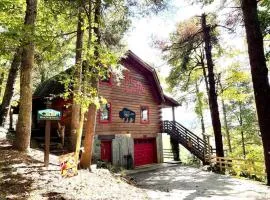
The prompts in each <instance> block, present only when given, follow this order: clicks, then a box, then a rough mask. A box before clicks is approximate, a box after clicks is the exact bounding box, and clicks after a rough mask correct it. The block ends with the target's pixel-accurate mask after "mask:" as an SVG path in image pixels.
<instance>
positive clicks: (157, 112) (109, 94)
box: [96, 64, 161, 138]
mask: <svg viewBox="0 0 270 200" xmlns="http://www.w3.org/2000/svg"><path fill="white" fill-rule="evenodd" d="M124 75H125V76H124V79H123V80H121V82H120V83H117V82H116V81H115V80H114V79H113V80H112V85H111V86H109V85H104V84H101V85H100V89H99V93H100V95H101V96H103V97H105V98H106V99H107V101H108V102H110V103H111V105H112V110H111V122H110V123H109V124H102V123H97V125H96V134H132V136H133V137H135V138H136V137H138V138H141V137H143V136H144V137H145V136H146V137H155V136H156V134H157V133H159V132H160V122H161V109H160V102H159V100H158V99H157V98H156V96H155V93H154V92H153V91H154V87H153V86H152V83H151V82H150V81H149V79H148V78H147V77H145V76H144V75H143V74H142V72H141V71H138V70H136V68H134V67H132V66H130V65H128V64H125V70H124ZM142 105H143V106H147V107H148V108H149V111H150V112H149V123H147V124H142V123H141V119H140V118H141V116H140V115H141V106H142ZM123 108H127V109H129V110H131V111H134V112H135V113H136V119H135V123H132V122H130V123H125V122H124V120H123V119H121V118H120V117H119V112H120V111H121V110H122V109H123Z"/></svg>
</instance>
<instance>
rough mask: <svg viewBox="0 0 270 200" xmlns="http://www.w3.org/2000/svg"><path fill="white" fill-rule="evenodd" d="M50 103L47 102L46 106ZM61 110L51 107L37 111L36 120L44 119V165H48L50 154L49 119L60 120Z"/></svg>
mask: <svg viewBox="0 0 270 200" xmlns="http://www.w3.org/2000/svg"><path fill="white" fill-rule="evenodd" d="M50 105H51V103H50V102H47V107H49V106H50ZM60 119H61V112H60V111H57V110H53V109H45V110H39V111H38V120H45V121H46V126H45V153H44V164H45V167H48V166H49V154H50V134H51V121H52V120H60Z"/></svg>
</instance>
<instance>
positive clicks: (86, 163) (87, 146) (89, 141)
mask: <svg viewBox="0 0 270 200" xmlns="http://www.w3.org/2000/svg"><path fill="white" fill-rule="evenodd" d="M94 12H95V13H94V23H95V24H97V26H94V28H93V29H94V34H95V36H96V37H97V41H96V43H95V48H94V49H95V52H94V56H95V65H97V66H98V65H99V64H100V63H99V51H98V45H100V14H101V13H100V12H101V0H97V1H96V3H95V11H94ZM92 73H95V72H92ZM96 76H97V74H96ZM91 85H92V87H94V88H96V90H97V94H98V77H95V76H94V78H93V79H92V80H91ZM96 114H97V108H96V105H94V104H91V105H90V106H89V110H88V114H87V121H86V132H85V138H84V152H83V154H82V158H81V163H80V165H81V167H82V168H84V169H90V170H91V168H90V166H91V162H92V149H93V141H94V135H95V126H96Z"/></svg>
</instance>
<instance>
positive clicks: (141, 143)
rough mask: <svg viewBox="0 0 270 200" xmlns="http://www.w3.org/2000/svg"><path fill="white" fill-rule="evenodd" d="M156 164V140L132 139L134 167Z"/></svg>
mask: <svg viewBox="0 0 270 200" xmlns="http://www.w3.org/2000/svg"><path fill="white" fill-rule="evenodd" d="M155 162H156V140H155V139H154V138H148V139H134V165H135V166H140V165H146V164H151V163H155Z"/></svg>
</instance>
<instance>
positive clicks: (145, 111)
mask: <svg viewBox="0 0 270 200" xmlns="http://www.w3.org/2000/svg"><path fill="white" fill-rule="evenodd" d="M141 123H142V124H148V123H149V107H148V106H141Z"/></svg>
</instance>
